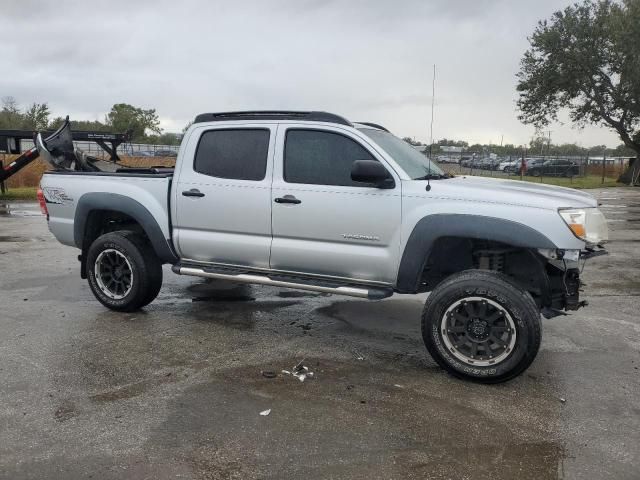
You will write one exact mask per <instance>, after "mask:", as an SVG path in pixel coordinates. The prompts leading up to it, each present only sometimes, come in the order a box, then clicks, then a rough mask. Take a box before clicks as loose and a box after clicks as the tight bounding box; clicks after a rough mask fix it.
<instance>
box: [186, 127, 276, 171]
mask: <svg viewBox="0 0 640 480" xmlns="http://www.w3.org/2000/svg"><path fill="white" fill-rule="evenodd" d="M269 137H270V130H269V129H267V128H237V129H233V128H229V129H219V130H207V131H205V132H204V133H203V134H202V136H201V137H200V140H199V141H198V146H197V149H196V154H195V158H194V162H193V169H194V171H196V172H198V173H201V174H203V175H207V176H210V177H216V178H227V179H233V180H249V181H260V180H264V178H265V175H266V171H267V159H268V154H269Z"/></svg>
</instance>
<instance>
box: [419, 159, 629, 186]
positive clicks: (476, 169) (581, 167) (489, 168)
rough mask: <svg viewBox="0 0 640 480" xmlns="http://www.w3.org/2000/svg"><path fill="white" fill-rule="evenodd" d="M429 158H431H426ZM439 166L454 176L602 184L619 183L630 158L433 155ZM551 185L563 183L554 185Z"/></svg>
mask: <svg viewBox="0 0 640 480" xmlns="http://www.w3.org/2000/svg"><path fill="white" fill-rule="evenodd" d="M427 156H428V155H427ZM432 156H433V159H434V160H435V161H436V163H438V165H439V166H440V167H441V168H442V169H443V170H444V171H445V172H447V173H451V174H454V175H476V176H486V177H497V178H521V179H523V180H530V181H540V182H543V183H549V181H550V180H551V179H566V180H565V182H566V183H569V184H571V183H573V180H574V179H576V180H578V179H583V182H584V180H586V179H589V180H591V181H593V182H596V181H597V179H600V180H601V181H602V183H604V182H611V181H615V180H617V178H618V177H619V176H620V175H621V174H622V172H623V171H624V170H625V169H626V168H627V166H628V165H629V160H630V159H629V158H628V157H610V158H607V157H603V156H599V157H598V156H590V155H585V156H556V155H544V156H528V155H518V156H516V155H511V156H503V157H497V156H493V155H492V156H481V155H478V154H469V153H454V154H449V153H440V154H434V155H432ZM552 183H564V182H558V181H554V182H552Z"/></svg>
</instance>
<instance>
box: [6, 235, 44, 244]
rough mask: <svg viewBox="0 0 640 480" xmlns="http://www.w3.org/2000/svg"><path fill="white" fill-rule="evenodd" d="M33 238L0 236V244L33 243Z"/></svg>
mask: <svg viewBox="0 0 640 480" xmlns="http://www.w3.org/2000/svg"><path fill="white" fill-rule="evenodd" d="M35 241H36V239H35V238H27V237H20V236H18V235H0V243H2V242H7V243H12V242H35Z"/></svg>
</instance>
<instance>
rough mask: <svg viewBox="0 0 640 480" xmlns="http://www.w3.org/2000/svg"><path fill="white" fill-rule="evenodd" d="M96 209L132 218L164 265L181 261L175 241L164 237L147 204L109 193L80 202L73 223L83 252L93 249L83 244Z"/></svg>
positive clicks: (87, 195) (77, 242)
mask: <svg viewBox="0 0 640 480" xmlns="http://www.w3.org/2000/svg"><path fill="white" fill-rule="evenodd" d="M94 210H112V211H115V212H120V213H124V214H126V215H129V216H130V217H131V218H133V219H134V220H135V221H136V222H138V224H140V226H141V227H142V229H143V230H144V232H145V233H146V235H147V237H149V240H150V241H151V245H152V246H153V249H154V250H155V252H156V255H158V258H160V260H162V261H163V262H164V263H172V264H173V263H176V262H177V261H178V257H177V256H176V254H175V252H174V251H173V247H172V245H171V240H170V239H167V238H165V237H164V234H163V233H162V229H161V228H160V225H158V222H157V220H156V219H155V218H154V216H153V215H152V214H151V212H149V210H147V209H146V208H145V207H144V205H142V204H141V203H139V202H137V201H136V200H134V199H132V198H129V197H125V196H124V195H118V194H115V193H106V192H96V193H85V194H84V195H82V196H81V197H80V198H79V199H78V205H77V207H76V212H75V216H74V220H73V240H74V242H75V244H76V246H77V247H78V248H80V249H81V250H82V251H83V252H84V250H85V248H84V247H87V248H88V247H89V246H88V245H83V243H84V237H85V232H86V224H87V219H88V218H89V214H90V213H91V212H92V211H94Z"/></svg>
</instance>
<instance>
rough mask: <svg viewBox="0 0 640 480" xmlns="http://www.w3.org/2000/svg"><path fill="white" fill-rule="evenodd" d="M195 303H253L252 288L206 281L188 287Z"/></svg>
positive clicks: (218, 281) (223, 282)
mask: <svg viewBox="0 0 640 480" xmlns="http://www.w3.org/2000/svg"><path fill="white" fill-rule="evenodd" d="M187 291H188V292H189V293H190V294H191V295H193V297H192V300H193V301H194V302H252V301H254V300H255V297H253V296H252V295H251V286H249V285H242V284H237V283H230V282H225V281H221V280H205V281H203V282H199V283H193V284H191V285H189V286H188V287H187Z"/></svg>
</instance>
